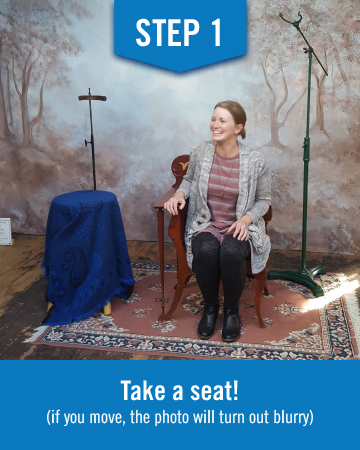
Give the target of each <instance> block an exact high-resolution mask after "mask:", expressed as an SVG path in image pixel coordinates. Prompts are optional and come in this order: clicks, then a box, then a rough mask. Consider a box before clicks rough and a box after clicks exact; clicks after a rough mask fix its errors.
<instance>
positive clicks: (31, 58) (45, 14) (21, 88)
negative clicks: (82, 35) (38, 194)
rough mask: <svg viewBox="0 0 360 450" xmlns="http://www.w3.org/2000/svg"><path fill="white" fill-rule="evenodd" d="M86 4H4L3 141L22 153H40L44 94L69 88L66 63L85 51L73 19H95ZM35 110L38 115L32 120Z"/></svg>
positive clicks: (0, 26) (0, 16)
mask: <svg viewBox="0 0 360 450" xmlns="http://www.w3.org/2000/svg"><path fill="white" fill-rule="evenodd" d="M81 3H82V2H80V1H75V0H67V1H66V2H63V1H57V0H49V1H46V2H44V1H42V0H29V1H24V0H12V1H11V2H2V4H1V6H0V64H1V67H0V139H6V140H8V141H10V142H12V143H13V144H14V145H15V146H16V147H18V148H24V147H25V148H26V147H32V148H34V149H36V150H40V151H41V148H40V147H39V145H37V143H36V141H35V139H34V127H35V126H36V125H37V124H38V123H39V122H40V120H41V118H42V117H43V113H44V88H51V87H52V86H54V85H56V86H66V85H67V84H68V82H69V81H68V78H67V76H66V73H67V72H69V70H70V68H69V66H68V64H67V62H66V58H67V57H77V56H78V55H79V54H80V52H81V51H82V47H81V44H80V42H79V41H78V40H77V39H76V38H75V36H74V35H73V34H72V28H73V26H74V25H73V23H72V21H71V19H73V18H77V19H81V18H90V17H91V15H90V12H89V11H88V10H87V9H85V8H84V7H83V6H82V5H81ZM10 80H11V81H12V83H13V86H14V90H13V92H11V89H10ZM13 94H15V95H17V96H18V99H19V103H16V102H15V101H14V99H13ZM34 94H35V95H34ZM35 99H36V100H35ZM16 104H19V111H14V107H13V105H16ZM36 104H37V108H36V109H37V112H36V113H35V114H33V117H31V116H30V112H31V110H32V109H35V108H34V106H36ZM32 106H33V108H31V107H32ZM14 114H18V115H19V116H20V117H21V125H22V126H21V134H20V132H19V131H20V130H19V127H16V126H15V120H14Z"/></svg>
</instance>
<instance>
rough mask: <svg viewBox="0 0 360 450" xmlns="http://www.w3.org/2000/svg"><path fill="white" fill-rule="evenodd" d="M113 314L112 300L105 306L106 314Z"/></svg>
mask: <svg viewBox="0 0 360 450" xmlns="http://www.w3.org/2000/svg"><path fill="white" fill-rule="evenodd" d="M110 314H111V302H109V303H108V304H107V305H105V306H104V315H105V316H109V315H110Z"/></svg>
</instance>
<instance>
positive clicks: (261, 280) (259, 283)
mask: <svg viewBox="0 0 360 450" xmlns="http://www.w3.org/2000/svg"><path fill="white" fill-rule="evenodd" d="M254 277H255V280H256V291H255V311H256V315H257V318H258V321H259V326H260V328H266V325H265V322H264V320H263V318H262V315H261V297H262V294H263V293H264V289H265V285H266V277H267V269H266V267H265V269H264V270H263V271H262V272H260V273H257V274H254Z"/></svg>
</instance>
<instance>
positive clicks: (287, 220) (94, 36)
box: [0, 0, 360, 254]
mask: <svg viewBox="0 0 360 450" xmlns="http://www.w3.org/2000/svg"><path fill="white" fill-rule="evenodd" d="M298 10H300V11H301V13H302V14H303V21H302V29H303V30H304V32H305V33H306V35H307V36H308V39H309V41H310V43H311V44H312V45H313V47H314V49H315V51H316V52H317V54H318V56H319V58H320V59H321V60H322V61H323V63H324V66H325V68H326V69H327V70H328V73H329V76H328V77H326V76H325V75H324V73H323V72H322V70H321V68H320V67H319V65H318V64H317V63H316V62H314V64H313V66H314V67H313V73H312V91H311V103H312V108H311V130H310V137H311V161H310V174H309V209H308V250H309V251H321V252H338V253H348V254H359V253H360V231H359V230H360V227H359V226H358V224H359V219H360V217H359V216H360V212H359V190H360V189H359V187H360V183H359V181H360V180H359V178H360V175H359V162H360V152H359V142H360V98H359V92H360V89H359V87H360V86H359V84H360V3H359V1H358V0H331V1H327V0H303V1H300V2H299V1H295V0H286V1H283V0H272V1H270V0H256V1H255V0H254V1H252V0H249V1H248V53H247V55H246V56H244V57H239V58H234V59H232V60H229V61H226V62H223V63H220V64H216V65H212V66H208V67H205V68H202V69H198V70H194V71H190V72H186V73H184V74H176V73H172V72H170V71H167V70H162V69H159V68H154V67H152V66H147V65H144V64H141V63H137V62H135V61H131V60H127V59H125V58H121V57H118V56H115V55H114V53H113V2H112V1H111V0H101V1H100V0H98V1H96V0H88V1H86V2H85V1H79V0H2V1H1V4H0V63H1V70H0V152H1V161H0V189H1V192H0V202H1V205H0V217H11V219H12V226H13V231H18V232H22V233H34V234H43V233H44V232H45V227H46V219H47V213H48V209H49V205H50V202H51V200H52V199H53V197H55V196H56V195H59V194H61V193H64V192H69V191H73V190H83V189H91V188H92V172H91V154H90V147H89V146H88V147H85V146H84V139H85V138H86V139H88V140H89V139H90V126H89V112H88V105H87V102H79V101H78V96H79V95H85V94H87V92H88V88H89V87H91V91H92V93H93V94H98V95H106V96H107V98H108V100H107V101H106V102H93V121H94V134H95V147H96V161H97V181H98V188H99V189H103V190H109V191H112V192H114V193H115V194H116V195H117V197H118V199H119V203H120V206H121V211H122V215H123V219H124V224H125V230H126V233H127V238H128V239H139V240H157V222H156V214H155V212H154V210H153V208H152V205H153V204H154V203H155V202H156V201H157V200H158V199H159V198H160V197H161V196H162V194H163V193H164V191H165V190H167V189H168V187H169V186H170V185H171V184H172V182H173V179H172V175H171V174H170V165H171V161H172V160H173V158H174V157H175V156H178V155H180V154H184V153H189V152H190V150H191V148H192V147H193V146H194V145H195V144H196V143H198V142H199V141H202V140H206V139H209V138H210V137H209V131H208V126H209V121H210V117H211V114H212V110H213V107H214V105H215V104H216V103H217V102H218V101H221V100H225V99H234V100H237V101H239V102H240V103H241V104H242V105H243V106H244V108H245V110H246V112H247V115H248V123H247V126H246V129H247V136H248V137H247V139H246V141H245V143H246V144H247V145H249V146H250V147H252V148H253V149H257V150H260V151H261V152H262V153H263V154H264V156H265V157H266V159H267V160H268V162H269V165H270V169H271V177H272V198H273V202H272V204H273V208H274V219H273V222H272V224H271V227H270V237H271V240H272V245H273V247H274V248H278V249H279V248H280V249H281V248H283V249H285V248H287V249H299V248H300V247H301V227H302V176H303V162H302V152H303V150H302V145H303V138H304V134H305V115H306V95H305V92H306V85H307V62H308V58H307V55H305V54H304V52H303V46H304V45H303V42H302V40H301V37H300V36H299V34H298V33H297V32H296V30H295V28H294V27H292V26H291V25H288V24H286V23H285V22H283V21H282V20H281V19H280V18H279V17H278V13H279V12H282V13H283V15H284V17H285V18H288V19H290V20H296V19H297V12H298Z"/></svg>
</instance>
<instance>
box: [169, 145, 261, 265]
mask: <svg viewBox="0 0 360 450" xmlns="http://www.w3.org/2000/svg"><path fill="white" fill-rule="evenodd" d="M238 144H239V155H240V158H239V161H240V172H239V197H238V200H237V204H236V218H237V219H240V218H241V217H242V216H244V215H245V214H248V215H249V216H250V217H251V218H252V222H253V223H252V224H251V225H250V226H249V242H250V247H251V268H252V272H253V273H259V272H261V271H262V270H263V269H264V267H265V265H266V261H267V259H268V257H269V253H270V239H269V237H268V236H267V235H266V233H265V222H264V219H263V217H262V216H263V215H264V214H265V213H266V212H267V210H268V209H269V206H270V180H269V169H268V165H267V163H266V161H265V160H264V157H263V156H262V154H261V153H259V152H257V151H251V150H250V149H249V148H248V147H245V146H244V145H243V144H242V143H241V142H239V141H238ZM215 146H216V144H215V142H214V141H204V142H200V144H198V145H196V146H195V147H194V148H193V150H192V152H191V154H190V162H189V166H188V169H187V172H186V175H185V176H184V178H183V181H182V183H181V185H180V187H179V189H178V190H177V191H176V192H183V193H184V195H185V199H187V198H189V206H188V214H187V220H186V227H185V245H186V252H187V262H188V265H189V267H190V268H191V267H192V261H193V254H192V249H191V240H192V237H193V236H194V234H195V233H197V232H198V231H200V230H203V229H204V228H206V227H207V226H209V225H210V210H209V207H208V204H207V193H208V184H209V177H210V170H211V166H212V162H213V158H214V154H215Z"/></svg>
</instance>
